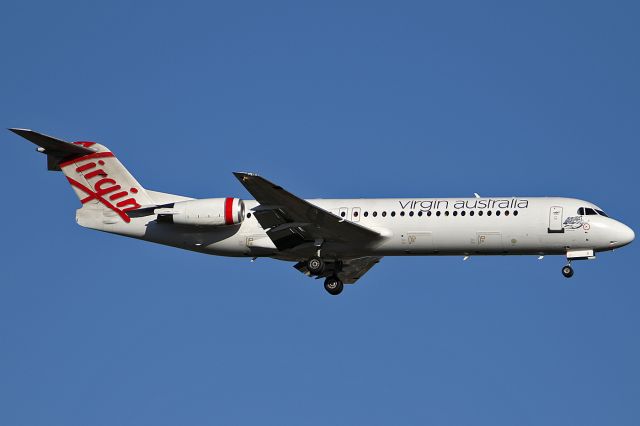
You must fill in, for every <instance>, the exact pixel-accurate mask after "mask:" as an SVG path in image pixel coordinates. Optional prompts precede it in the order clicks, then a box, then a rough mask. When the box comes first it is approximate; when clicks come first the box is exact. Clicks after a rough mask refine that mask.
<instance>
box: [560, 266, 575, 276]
mask: <svg viewBox="0 0 640 426" xmlns="http://www.w3.org/2000/svg"><path fill="white" fill-rule="evenodd" d="M562 275H564V276H565V278H571V277H572V276H573V268H572V267H571V265H566V266H564V267H563V268H562Z"/></svg>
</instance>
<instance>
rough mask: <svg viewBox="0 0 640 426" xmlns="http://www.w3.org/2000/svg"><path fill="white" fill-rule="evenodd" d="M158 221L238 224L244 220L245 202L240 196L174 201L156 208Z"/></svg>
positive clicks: (194, 223) (213, 224) (202, 224)
mask: <svg viewBox="0 0 640 426" xmlns="http://www.w3.org/2000/svg"><path fill="white" fill-rule="evenodd" d="M154 213H155V214H157V215H158V222H163V223H175V224H178V225H191V226H224V225H237V224H238V223H241V222H242V221H243V220H244V202H243V201H242V200H240V199H238V198H205V199H203V200H189V201H180V202H178V203H174V204H173V207H165V208H159V209H156V210H154Z"/></svg>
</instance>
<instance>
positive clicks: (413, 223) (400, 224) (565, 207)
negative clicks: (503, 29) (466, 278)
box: [77, 193, 634, 260]
mask: <svg viewBox="0 0 640 426" xmlns="http://www.w3.org/2000/svg"><path fill="white" fill-rule="evenodd" d="M153 194H154V195H155V196H156V197H158V196H159V194H160V193H153ZM160 195H163V196H166V197H167V198H166V199H165V200H164V201H167V202H169V201H181V200H185V199H186V198H184V197H177V198H174V197H175V196H169V195H168V194H160ZM308 201H309V202H310V203H312V204H315V205H317V206H318V207H321V208H322V209H325V210H327V211H330V212H331V213H334V214H335V215H337V216H339V217H341V218H343V219H344V220H346V221H352V222H355V223H358V224H359V225H361V226H364V227H367V228H370V229H372V230H374V231H376V232H378V233H379V234H380V235H381V236H382V238H380V240H379V241H377V242H376V243H374V244H372V245H368V246H358V245H350V244H348V243H330V242H326V243H325V244H323V246H322V247H323V248H322V250H323V256H327V257H335V258H345V257H358V256H406V255H465V256H472V255H496V254H499V255H525V254H537V255H547V254H563V255H564V254H567V253H568V252H571V251H580V250H593V252H598V251H605V250H611V249H614V248H617V247H621V246H622V245H625V244H628V243H629V242H630V241H631V240H633V238H634V234H633V231H632V230H631V229H630V228H628V227H627V226H626V225H624V224H622V223H621V222H618V221H616V220H614V219H611V218H609V217H606V216H602V215H596V214H595V213H594V214H589V215H587V214H579V211H578V209H580V208H590V209H594V210H596V209H597V210H600V209H599V208H598V207H597V206H595V205H593V204H592V203H589V202H586V201H582V200H577V199H572V198H555V197H530V198H528V197H507V198H502V197H492V198H441V199H433V198H403V199H313V200H308ZM244 203H245V207H246V216H245V219H244V221H243V222H242V223H240V224H238V225H232V226H221V227H206V226H202V227H200V226H180V225H176V224H161V223H157V222H156V221H155V216H146V217H138V218H134V219H133V220H132V221H131V222H130V223H122V222H115V223H114V221H108V220H102V219H101V215H96V214H95V211H91V207H90V206H85V207H83V208H82V209H80V210H78V214H77V220H78V223H80V224H81V225H82V226H86V227H89V228H93V229H99V230H102V231H106V232H112V233H116V234H120V235H126V236H129V237H134V238H139V239H143V240H147V241H152V242H156V243H160V244H166V245H171V246H175V247H179V248H183V249H187V250H194V251H198V252H203V253H208V254H215V255H224V256H249V257H262V256H267V257H274V258H279V259H283V260H302V259H305V258H308V257H309V256H311V255H313V253H314V252H315V251H316V247H315V246H314V244H313V243H309V244H307V245H301V246H298V247H296V248H295V249H292V250H285V251H279V250H278V249H277V248H276V247H275V245H274V244H273V242H272V241H271V240H270V238H269V237H268V236H267V234H266V231H265V230H264V229H263V228H262V227H261V226H260V224H259V223H258V221H257V220H256V219H255V217H254V216H253V214H252V209H254V208H255V207H256V206H257V205H258V203H257V202H256V201H253V200H248V201H245V202H244Z"/></svg>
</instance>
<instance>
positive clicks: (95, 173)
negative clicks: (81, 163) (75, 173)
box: [84, 169, 107, 180]
mask: <svg viewBox="0 0 640 426" xmlns="http://www.w3.org/2000/svg"><path fill="white" fill-rule="evenodd" d="M96 176H107V174H106V173H105V172H104V170H102V169H98V170H94V171H92V172H91V173H87V174H86V175H85V176H84V178H85V179H86V180H89V179H91V178H94V177H96Z"/></svg>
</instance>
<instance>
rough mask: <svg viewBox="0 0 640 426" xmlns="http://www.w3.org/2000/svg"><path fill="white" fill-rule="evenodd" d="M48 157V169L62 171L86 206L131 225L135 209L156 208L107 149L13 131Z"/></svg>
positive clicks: (24, 130) (88, 143) (84, 143)
mask: <svg viewBox="0 0 640 426" xmlns="http://www.w3.org/2000/svg"><path fill="white" fill-rule="evenodd" d="M9 130H11V131H12V132H13V133H16V134H17V135H20V136H22V137H23V138H25V139H27V140H29V141H31V142H33V143H34V144H36V145H37V146H38V148H37V151H38V152H41V153H43V154H45V155H46V156H47V168H48V169H49V170H51V171H62V173H64V175H65V176H66V177H67V180H68V181H69V183H70V184H71V187H72V188H73V190H74V191H75V193H76V195H77V196H78V198H79V199H80V202H81V203H82V205H83V210H84V209H87V210H93V211H95V210H98V211H99V212H100V213H101V215H102V216H104V217H105V219H106V218H108V217H110V218H111V220H113V221H120V220H121V221H123V222H125V223H129V222H130V221H131V218H130V217H129V215H128V214H127V212H130V211H131V210H136V209H140V208H143V207H150V206H153V205H154V202H153V201H152V199H151V197H150V196H149V195H148V194H147V192H146V191H145V189H144V188H143V187H142V185H140V183H138V181H137V180H136V179H135V178H134V177H133V176H132V175H131V173H129V171H128V170H127V169H126V168H125V167H124V166H123V165H122V163H121V162H120V161H119V160H118V159H117V158H116V156H115V155H114V154H113V152H111V151H110V150H109V149H108V148H107V147H105V146H103V145H100V144H97V143H95V142H65V141H63V140H60V139H56V138H54V137H51V136H47V135H43V134H41V133H37V132H34V131H33V130H27V129H9Z"/></svg>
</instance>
